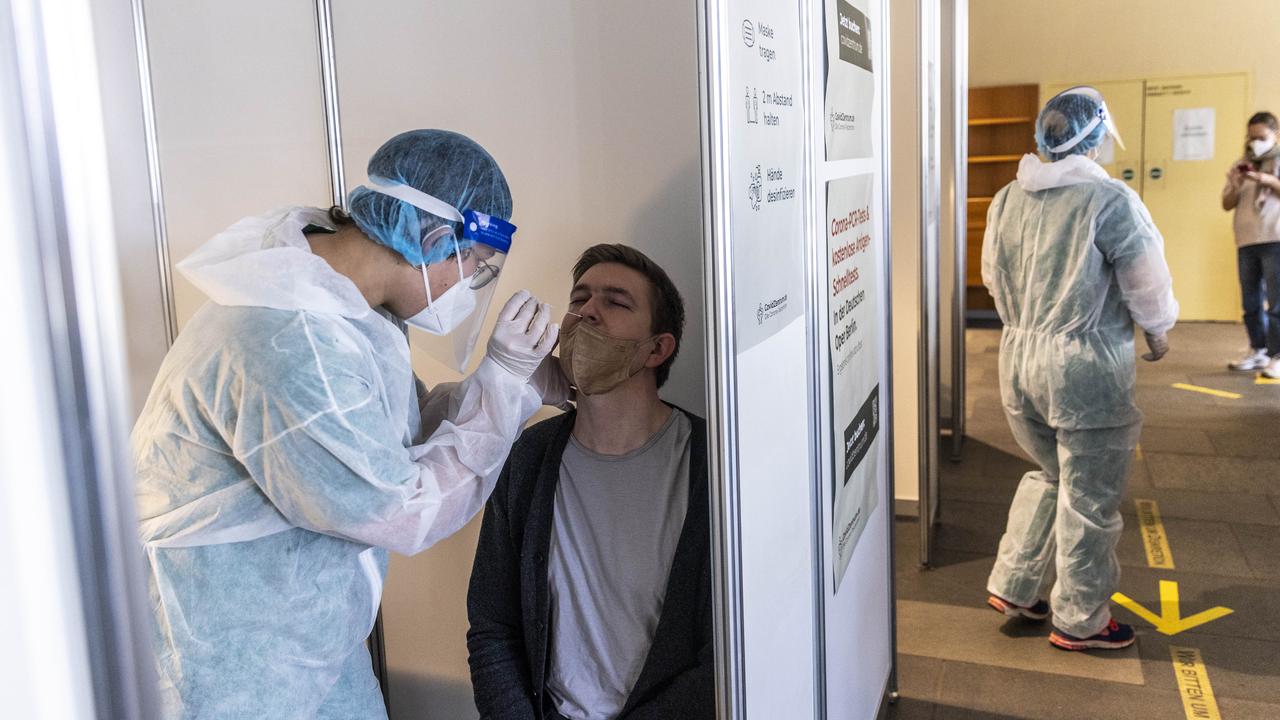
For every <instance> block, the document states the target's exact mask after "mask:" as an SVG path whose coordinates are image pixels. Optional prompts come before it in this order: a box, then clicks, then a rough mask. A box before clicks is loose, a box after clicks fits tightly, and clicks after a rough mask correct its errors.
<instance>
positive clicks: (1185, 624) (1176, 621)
mask: <svg viewBox="0 0 1280 720" xmlns="http://www.w3.org/2000/svg"><path fill="white" fill-rule="evenodd" d="M1111 599H1112V600H1114V601H1116V602H1117V603H1119V604H1120V606H1121V607H1123V608H1125V609H1126V610H1129V611H1130V612H1132V613H1133V614H1134V615H1137V616H1138V617H1140V618H1142V619H1143V620H1146V621H1147V622H1149V623H1151V624H1152V625H1154V626H1155V628H1156V630H1159V631H1160V632H1162V633H1164V634H1165V635H1177V634H1178V633H1180V632H1184V631H1186V630H1190V629H1191V628H1193V627H1198V626H1200V625H1204V624H1205V623H1207V622H1213V621H1214V620H1217V619H1218V618H1222V617H1226V616H1227V615H1230V614H1231V613H1232V612H1234V611H1233V610H1232V609H1231V608H1225V607H1222V606H1218V607H1215V608H1209V609H1208V610H1204V611H1202V612H1198V613H1196V614H1195V615H1190V616H1188V617H1182V612H1181V610H1180V608H1179V607H1178V583H1176V582H1173V581H1170V580H1161V581H1160V614H1159V615H1156V614H1155V613H1153V612H1151V611H1150V610H1148V609H1146V608H1144V607H1142V606H1141V605H1139V604H1138V603H1137V602H1136V601H1134V600H1133V599H1132V598H1130V597H1129V596H1128V595H1125V594H1124V593H1116V594H1115V595H1112V596H1111Z"/></svg>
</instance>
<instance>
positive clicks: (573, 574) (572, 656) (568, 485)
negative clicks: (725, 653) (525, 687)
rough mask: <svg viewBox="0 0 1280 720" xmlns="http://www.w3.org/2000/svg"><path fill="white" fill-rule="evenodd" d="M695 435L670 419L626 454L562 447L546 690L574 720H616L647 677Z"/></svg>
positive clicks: (682, 420)
mask: <svg viewBox="0 0 1280 720" xmlns="http://www.w3.org/2000/svg"><path fill="white" fill-rule="evenodd" d="M691 429H692V428H691V425H690V423H689V418H688V417H686V416H685V414H684V413H682V412H680V411H679V410H673V411H672V413H671V418H670V419H669V420H668V421H667V423H666V425H664V426H663V427H662V429H661V430H659V431H658V432H657V434H655V435H654V436H653V437H652V438H650V439H649V441H648V442H647V443H645V445H644V446H643V447H641V448H639V449H638V450H635V451H633V452H631V453H628V454H626V455H599V454H596V453H594V452H591V451H590V450H588V449H586V448H585V447H583V446H582V445H581V444H579V443H578V441H577V440H576V439H571V440H570V442H569V444H568V446H566V447H565V450H564V456H563V457H562V458H561V460H560V485H559V487H558V488H557V489H556V500H555V519H554V524H553V529H552V533H551V551H550V554H549V556H548V558H547V574H548V581H549V586H550V589H551V638H550V641H551V668H550V673H549V675H548V677H547V691H548V692H549V693H550V694H551V698H552V700H553V701H554V702H555V705H556V709H557V710H558V711H559V712H560V714H561V715H563V716H565V717H566V718H569V720H597V718H600V719H603V718H613V717H616V716H617V715H618V713H619V712H620V711H621V710H622V707H623V705H625V704H626V702H627V697H628V695H629V694H630V693H631V688H632V687H633V686H634V685H635V683H636V680H637V679H638V678H639V677H640V671H641V669H643V667H644V661H645V658H646V657H647V656H648V654H649V646H650V645H651V644H652V642H653V633H654V630H655V629H656V628H657V627H658V618H659V617H660V616H661V615H662V601H663V598H664V597H665V596H666V592H667V576H668V575H669V574H670V573H671V561H672V558H673V557H674V555H675V552H676V543H677V542H679V540H680V530H681V528H682V526H683V525H684V517H685V513H686V512H687V511H688V508H689V436H690V432H691Z"/></svg>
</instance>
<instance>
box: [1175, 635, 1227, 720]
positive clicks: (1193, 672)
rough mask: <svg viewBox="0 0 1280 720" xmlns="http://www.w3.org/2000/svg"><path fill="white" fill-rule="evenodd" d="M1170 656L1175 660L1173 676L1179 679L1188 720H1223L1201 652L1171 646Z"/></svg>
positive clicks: (1183, 705)
mask: <svg viewBox="0 0 1280 720" xmlns="http://www.w3.org/2000/svg"><path fill="white" fill-rule="evenodd" d="M1169 655H1170V656H1171V657H1172V658H1173V674H1174V676H1175V677H1176V678H1177V679H1178V694H1179V695H1181V696H1182V709H1183V710H1184V711H1185V712H1186V713H1187V720H1222V716H1221V715H1219V714H1218V701H1217V700H1215V699H1214V697H1213V686H1212V685H1210V684H1209V672H1208V671H1207V670H1205V667H1204V658H1202V657H1200V651H1199V650H1197V649H1196V648H1189V647H1178V646H1177V645H1170V646H1169Z"/></svg>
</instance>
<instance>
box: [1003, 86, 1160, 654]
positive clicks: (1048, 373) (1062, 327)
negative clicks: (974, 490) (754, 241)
mask: <svg viewBox="0 0 1280 720" xmlns="http://www.w3.org/2000/svg"><path fill="white" fill-rule="evenodd" d="M1108 135H1110V136H1111V138H1112V140H1113V141H1114V142H1116V143H1120V138H1119V135H1118V133H1116V131H1115V127H1114V125H1113V124H1112V123H1111V118H1110V117H1109V115H1108V111H1107V106H1106V103H1104V102H1103V100H1102V96H1101V95H1100V94H1099V93H1098V92H1097V91H1096V90H1094V89H1092V88H1073V89H1071V90H1068V91H1066V92H1064V93H1062V94H1060V95H1058V96H1056V97H1054V98H1053V99H1051V100H1049V102H1048V103H1046V104H1045V107H1044V109H1043V110H1042V111H1041V112H1040V116H1039V118H1038V119H1037V121H1036V143H1037V145H1038V147H1039V149H1040V152H1041V153H1043V154H1044V156H1045V157H1046V158H1047V159H1048V160H1049V161H1050V162H1047V163H1045V162H1041V160H1040V159H1039V158H1037V157H1036V156H1034V155H1026V156H1024V157H1023V158H1022V162H1021V164H1020V165H1019V166H1018V176H1017V180H1016V181H1015V182H1013V183H1010V184H1009V185H1008V186H1006V187H1005V188H1003V189H1002V190H1000V192H998V193H997V194H996V196H995V198H994V200H992V203H991V209H990V211H989V213H988V216H987V231H986V237H985V238H984V240H983V246H982V280H983V283H984V284H985V285H986V286H987V289H988V290H990V291H991V295H992V297H993V298H994V299H995V304H996V309H997V310H998V311H999V313H1000V319H1001V320H1002V321H1003V322H1004V332H1003V335H1002V336H1001V340H1000V395H1001V401H1002V404H1003V405H1004V409H1005V414H1006V416H1007V417H1008V419H1009V427H1010V428H1011V429H1012V431H1013V436H1014V438H1015V439H1016V440H1017V442H1018V445H1019V446H1021V447H1022V449H1023V450H1025V451H1026V452H1027V453H1028V454H1029V455H1030V456H1031V458H1032V459H1033V460H1034V461H1035V462H1036V463H1037V464H1038V465H1039V466H1040V469H1039V470H1034V471H1031V472H1028V473H1027V474H1026V475H1025V476H1023V478H1022V482H1021V484H1020V485H1019V486H1018V491H1017V494H1016V495H1015V496H1014V499H1013V505H1012V507H1011V508H1010V509H1009V522H1008V527H1007V529H1006V531H1005V534H1004V537H1003V538H1002V539H1001V540H1000V550H999V554H998V556H997V558H996V563H995V568H994V569H993V570H992V571H991V577H990V579H989V580H988V583H987V589H988V591H989V592H990V593H991V597H990V598H989V599H988V603H989V604H990V605H991V606H992V607H994V608H995V609H996V610H998V611H1000V612H1002V613H1004V614H1005V615H1009V616H1021V617H1027V618H1031V619H1034V620H1043V619H1045V618H1046V617H1048V615H1049V612H1050V610H1051V609H1052V612H1053V624H1054V626H1055V630H1054V632H1053V633H1052V634H1051V635H1050V637H1049V640H1050V642H1052V643H1053V644H1054V645H1056V646H1058V647H1060V648H1063V649H1067V650H1082V649H1086V648H1122V647H1126V646H1128V645H1131V644H1133V641H1134V632H1133V628H1132V627H1129V626H1127V625H1121V624H1119V623H1117V622H1115V621H1114V620H1112V619H1111V608H1110V605H1109V599H1110V598H1111V595H1112V593H1114V592H1115V590H1116V587H1117V585H1118V584H1119V580H1120V566H1119V564H1118V563H1117V561H1116V556H1115V545H1116V542H1117V540H1119V538H1120V530H1121V528H1122V526H1123V521H1122V520H1121V517H1120V498H1121V495H1122V494H1123V492H1124V487H1125V482H1126V479H1127V476H1128V471H1129V463H1130V460H1131V459H1132V457H1133V453H1134V449H1135V447H1136V446H1137V441H1138V434H1139V431H1140V429H1141V424H1142V413H1141V412H1140V411H1139V410H1138V408H1137V406H1136V405H1135V404H1134V380H1135V368H1134V347H1133V344H1134V343H1133V341H1134V323H1135V322H1136V323H1137V324H1138V325H1139V326H1140V327H1141V328H1142V329H1143V331H1144V334H1145V336H1146V342H1147V345H1148V347H1149V348H1150V352H1149V353H1147V354H1145V355H1143V359H1145V360H1149V361H1155V360H1159V359H1160V358H1161V357H1162V356H1163V355H1164V354H1165V353H1166V352H1167V351H1168V347H1169V346H1168V342H1167V340H1166V336H1165V333H1167V332H1168V330H1169V329H1170V328H1172V327H1173V324H1174V322H1175V321H1176V319H1177V316H1178V303H1177V301H1175V300H1174V297H1173V290H1172V283H1171V280H1170V277H1169V268H1168V265H1167V264H1166V263H1165V259H1164V241H1163V239H1162V238H1161V237H1160V232H1159V231H1158V230H1157V229H1156V227H1155V225H1154V224H1153V223H1152V221H1151V215H1150V214H1149V213H1148V212H1147V209H1146V207H1144V206H1143V204H1142V201H1141V200H1139V199H1138V196H1137V195H1136V194H1135V193H1134V192H1133V191H1132V190H1130V189H1129V188H1128V187H1127V186H1126V185H1125V184H1124V183H1122V182H1120V181H1118V180H1113V179H1112V178H1110V177H1109V176H1108V175H1107V173H1106V171H1105V170H1103V168H1102V167H1101V166H1100V165H1098V163H1097V162H1096V158H1097V156H1098V154H1099V152H1100V148H1101V146H1102V143H1103V142H1104V140H1106V138H1107V136H1108ZM1121 147H1123V144H1121ZM1051 562H1052V563H1054V564H1055V565H1056V569H1057V582H1056V584H1055V585H1054V587H1053V593H1052V597H1051V602H1045V601H1044V600H1042V599H1041V595H1040V591H1041V587H1042V585H1043V584H1044V581H1045V577H1046V575H1047V574H1048V570H1049V566H1050V563H1051Z"/></svg>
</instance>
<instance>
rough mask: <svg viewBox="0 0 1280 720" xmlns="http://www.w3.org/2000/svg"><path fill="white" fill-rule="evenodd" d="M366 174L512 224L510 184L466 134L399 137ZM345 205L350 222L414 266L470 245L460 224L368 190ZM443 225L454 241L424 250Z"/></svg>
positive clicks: (358, 192) (443, 132) (442, 132)
mask: <svg viewBox="0 0 1280 720" xmlns="http://www.w3.org/2000/svg"><path fill="white" fill-rule="evenodd" d="M368 174H369V176H370V177H375V178H385V179H386V180H390V181H391V182H395V183H402V184H404V185H408V186H409V187H412V188H416V189H418V190H421V191H422V192H424V193H427V194H428V195H432V196H434V197H437V198H439V199H441V200H443V201H445V202H447V203H449V204H450V205H452V206H454V207H455V208H457V209H458V210H460V211H465V210H478V211H480V212H482V213H485V214H488V215H495V216H497V217H500V218H502V219H503V220H510V219H511V189H510V188H509V187H507V179H506V178H505V177H503V175H502V170H501V169H499V168H498V163H497V162H496V161H495V160H494V159H493V157H492V156H490V155H489V153H488V152H486V151H485V149H484V148H482V147H480V145H479V144H477V143H476V142H475V141H474V140H472V139H471V138H468V137H467V136H465V135H460V134H458V133H455V132H449V131H448V130H410V131H409V132H405V133H401V134H399V135H397V136H395V137H393V138H391V139H390V140H388V141H387V142H386V143H384V144H383V146H382V147H380V148H378V151H377V152H375V153H374V154H373V157H371V158H369V168H368ZM347 202H348V204H349V205H350V213H351V218H352V219H353V220H355V223H356V225H357V226H359V228H360V229H361V230H362V231H364V234H365V235H368V236H369V237H370V238H372V239H373V240H374V241H376V242H379V243H381V244H383V245H386V246H387V247H389V248H391V249H392V250H395V251H396V252H398V253H400V254H401V255H402V256H404V259H405V260H408V261H409V262H410V263H411V264H413V265H415V266H421V265H430V264H432V263H437V262H440V261H442V260H444V259H446V258H448V257H449V256H450V255H452V254H453V253H454V252H456V251H457V250H458V249H463V248H465V246H466V245H468V244H469V243H467V242H466V241H464V240H462V232H461V230H462V225H461V223H455V222H451V221H449V220H446V219H445V218H442V217H436V216H435V215H432V214H430V213H428V212H425V211H423V210H419V209H418V208H416V207H414V206H413V205H410V204H409V203H407V202H403V201H401V200H398V199H396V198H393V197H390V196H388V195H384V194H382V193H380V192H377V191H375V190H372V189H370V188H368V187H365V186H364V185H361V186H359V187H357V188H355V189H354V190H352V191H351V192H350V193H349V194H348V195H347ZM442 225H451V226H453V236H452V237H450V235H449V234H448V233H446V234H445V235H444V237H443V238H442V239H441V240H439V241H437V242H435V243H434V244H433V245H432V247H429V248H424V247H422V241H423V240H424V239H425V238H426V236H427V234H428V233H430V232H431V231H432V230H435V229H436V228H438V227H440V226H442ZM454 238H456V239H457V240H456V242H457V244H456V245H455V242H454Z"/></svg>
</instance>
